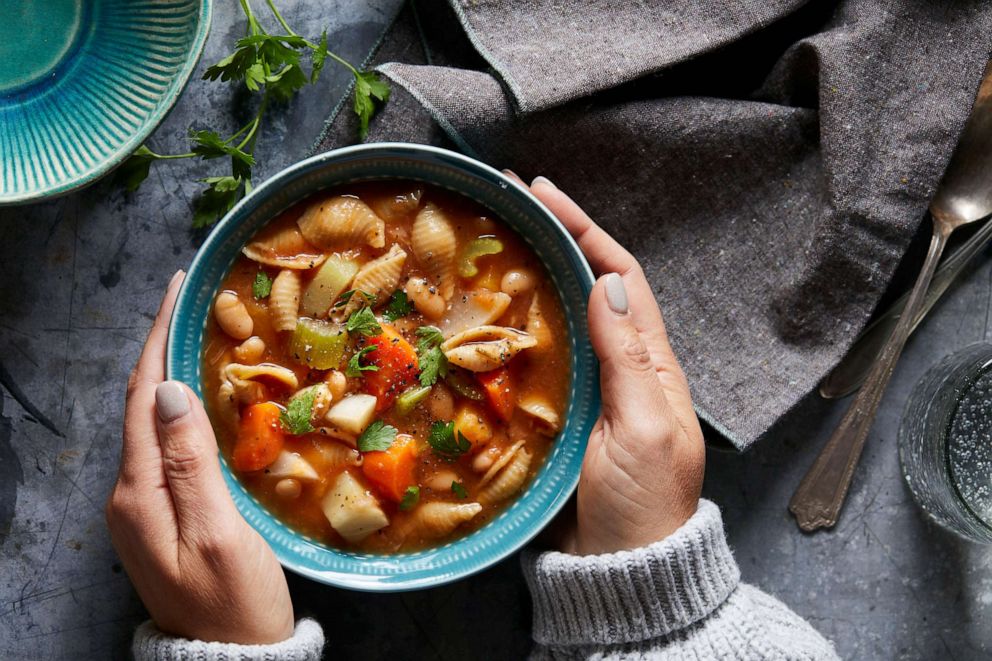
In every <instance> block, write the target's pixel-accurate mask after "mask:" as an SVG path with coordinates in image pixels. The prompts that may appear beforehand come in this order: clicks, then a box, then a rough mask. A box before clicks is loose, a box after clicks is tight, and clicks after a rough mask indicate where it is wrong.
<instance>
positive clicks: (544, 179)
mask: <svg viewBox="0 0 992 661" xmlns="http://www.w3.org/2000/svg"><path fill="white" fill-rule="evenodd" d="M538 184H544V185H545V186H550V187H551V188H558V187H557V186H555V185H554V184H553V183H551V180H550V179H548V178H547V177H534V181H532V182H531V184H530V185H531V186H537V185H538Z"/></svg>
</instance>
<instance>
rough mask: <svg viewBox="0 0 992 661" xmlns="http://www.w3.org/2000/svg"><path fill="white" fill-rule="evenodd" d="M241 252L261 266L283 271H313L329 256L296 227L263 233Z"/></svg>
mask: <svg viewBox="0 0 992 661" xmlns="http://www.w3.org/2000/svg"><path fill="white" fill-rule="evenodd" d="M241 252H242V253H244V255H245V257H247V258H248V259H251V260H253V261H256V262H258V263H259V264H265V265H267V266H276V267H278V268H281V269H297V270H306V269H312V268H315V267H317V266H320V265H321V264H322V263H323V262H324V260H325V259H327V255H325V254H323V253H322V252H320V250H318V249H317V248H315V247H314V246H312V245H311V244H310V243H308V242H307V240H306V239H304V238H303V234H302V233H301V232H300V228H299V227H296V226H290V227H283V228H281V229H279V230H278V231H275V232H268V233H263V234H261V235H259V236H257V237H256V238H255V239H254V240H253V241H251V242H250V243H248V245H246V246H245V247H244V248H242V249H241Z"/></svg>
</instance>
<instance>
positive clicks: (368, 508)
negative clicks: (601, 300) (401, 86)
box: [202, 182, 570, 553]
mask: <svg viewBox="0 0 992 661" xmlns="http://www.w3.org/2000/svg"><path fill="white" fill-rule="evenodd" d="M243 253H244V254H243V255H242V256H240V257H239V258H238V260H237V261H236V263H235V264H234V266H233V267H232V269H231V271H230V273H229V274H228V275H227V277H226V278H225V279H224V281H223V283H222V284H221V286H220V290H219V291H220V293H219V294H218V295H217V299H216V301H215V306H214V312H215V314H213V315H212V316H211V318H210V319H209V320H208V321H207V326H206V341H205V343H204V352H203V356H202V361H203V368H204V369H203V375H204V377H203V378H204V383H203V385H204V393H205V399H206V403H207V407H208V411H209V413H210V418H211V421H212V423H213V426H214V429H215V431H216V433H217V438H218V443H219V445H220V449H221V452H222V453H223V456H224V457H225V458H226V460H227V461H228V463H229V464H230V465H231V467H232V469H233V470H234V472H235V473H236V474H237V476H238V477H239V479H240V480H241V481H242V482H243V483H244V485H245V486H246V488H247V489H248V490H249V491H250V492H251V493H252V494H253V495H254V496H255V497H256V498H257V499H258V500H259V501H260V502H261V503H262V504H263V505H264V506H265V507H266V508H267V509H269V510H270V511H271V512H272V513H273V514H275V516H277V517H278V518H279V519H281V520H282V521H284V522H285V523H286V524H287V525H289V526H290V527H292V528H294V529H296V530H298V531H300V532H302V533H304V534H306V535H308V536H309V537H311V538H313V539H315V540H318V541H320V542H323V543H325V544H327V545H329V546H333V547H339V548H347V549H355V550H361V551H366V552H378V553H395V552H400V551H410V550H417V549H422V548H425V547H430V546H435V545H439V544H442V543H444V542H446V541H449V540H451V539H453V538H456V537H460V536H463V535H465V534H468V533H470V532H472V531H473V530H477V529H478V528H480V527H481V526H483V525H485V524H486V523H487V522H488V521H490V520H491V519H492V518H493V517H494V516H496V515H497V514H499V512H501V511H502V510H503V509H504V508H505V507H506V506H507V505H508V504H509V503H511V502H512V501H513V499H514V498H515V497H517V496H518V495H519V493H521V492H522V491H523V490H525V489H526V486H527V483H528V482H529V481H530V479H531V478H532V476H533V475H534V474H535V473H536V472H537V470H538V469H539V468H540V466H541V465H542V463H543V462H544V461H545V459H546V457H547V455H548V452H549V450H550V448H551V445H552V443H553V442H554V437H555V435H556V434H557V432H558V431H559V430H560V428H561V425H562V422H563V418H564V415H565V411H566V406H567V393H568V387H569V378H570V369H569V365H570V356H569V338H568V335H567V332H566V330H565V329H566V325H565V320H564V316H563V312H562V307H561V302H560V301H559V298H558V293H557V291H556V290H555V288H554V286H553V284H552V282H551V280H550V278H549V277H548V274H547V272H546V271H545V269H544V266H543V265H542V263H541V261H540V260H539V259H538V258H537V256H536V255H535V254H534V253H533V251H532V250H531V249H530V248H529V247H528V246H527V245H526V244H525V242H524V241H523V240H522V239H521V237H519V236H518V235H516V234H515V233H514V232H513V231H512V230H510V229H509V228H508V227H507V226H505V225H504V224H503V223H502V222H501V221H499V220H498V219H496V218H494V217H493V216H492V215H491V214H490V213H489V212H488V211H487V210H485V209H484V208H482V207H480V206H478V205H476V204H474V203H472V202H471V201H469V200H467V199H465V198H463V197H461V196H458V195H455V194H452V193H448V192H446V191H442V190H439V189H435V188H431V187H428V186H424V185H421V184H414V183H404V182H388V183H386V182H376V183H364V184H354V185H349V186H347V187H344V188H340V189H337V190H334V191H329V192H326V191H325V192H321V193H320V194H319V195H317V196H314V197H312V198H310V199H308V200H306V201H304V202H302V203H300V204H298V205H296V206H295V207H293V208H291V209H289V210H287V211H286V212H284V213H283V214H281V215H280V216H279V217H277V218H275V219H273V220H272V221H271V222H270V223H269V224H268V225H267V226H266V227H265V228H263V229H262V230H261V231H260V232H259V233H258V234H257V235H256V236H255V237H253V239H252V240H251V241H249V242H248V244H247V245H246V246H245V249H244V251H243Z"/></svg>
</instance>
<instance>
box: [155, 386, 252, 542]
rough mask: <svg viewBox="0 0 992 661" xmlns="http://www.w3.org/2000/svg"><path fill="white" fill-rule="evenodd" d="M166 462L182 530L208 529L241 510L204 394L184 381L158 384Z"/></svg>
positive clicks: (197, 532) (160, 430) (204, 532)
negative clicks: (226, 478)
mask: <svg viewBox="0 0 992 661" xmlns="http://www.w3.org/2000/svg"><path fill="white" fill-rule="evenodd" d="M155 410H156V412H157V416H156V417H157V425H158V439H159V444H160V445H161V446H162V466H163V468H164V470H165V478H166V481H167V482H168V485H169V491H170V492H171V493H172V501H173V504H174V506H175V508H176V519H177V520H178V523H179V532H180V536H189V537H196V536H198V535H204V536H205V535H207V534H210V533H211V531H212V530H213V529H214V528H215V527H216V526H217V524H218V523H219V522H221V521H222V520H223V519H224V517H227V516H230V515H231V514H236V510H235V509H234V502H233V501H232V500H231V496H230V494H228V492H227V488H226V487H225V486H224V478H223V475H221V472H220V463H219V462H218V461H217V441H216V439H215V437H214V432H213V428H212V427H211V426H210V420H209V419H208V418H207V413H206V411H204V409H203V404H201V403H200V400H199V398H197V396H196V395H195V394H194V393H193V391H192V390H190V389H189V387H188V386H186V385H185V384H183V383H180V382H178V381H164V382H162V383H160V384H158V386H157V387H156V388H155Z"/></svg>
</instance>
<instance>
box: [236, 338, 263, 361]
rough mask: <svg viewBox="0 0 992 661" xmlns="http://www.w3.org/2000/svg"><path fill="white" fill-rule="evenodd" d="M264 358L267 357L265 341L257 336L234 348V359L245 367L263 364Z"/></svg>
mask: <svg viewBox="0 0 992 661" xmlns="http://www.w3.org/2000/svg"><path fill="white" fill-rule="evenodd" d="M263 356H265V340H263V339H262V338H260V337H258V336H257V335H252V336H251V337H249V338H248V339H247V340H245V341H244V342H242V343H241V344H239V345H238V346H237V347H235V348H234V357H235V358H237V359H238V362H239V363H242V364H244V365H256V364H258V363H260V362H262V357H263Z"/></svg>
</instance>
